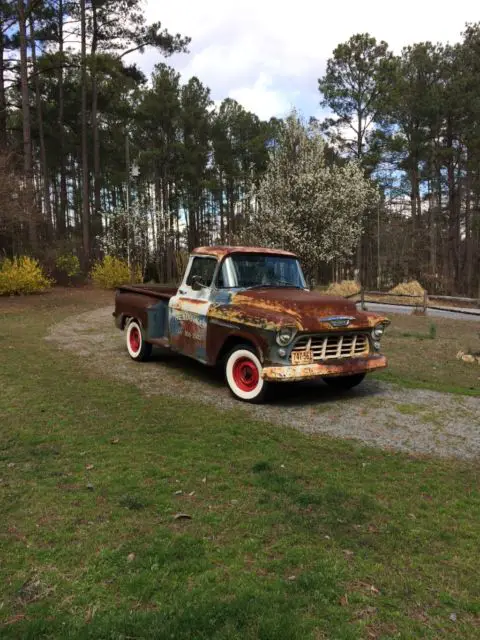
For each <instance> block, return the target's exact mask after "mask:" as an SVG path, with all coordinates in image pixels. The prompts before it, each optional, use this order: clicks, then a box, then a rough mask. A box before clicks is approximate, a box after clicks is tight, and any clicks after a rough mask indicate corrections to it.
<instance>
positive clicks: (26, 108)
mask: <svg viewBox="0 0 480 640" xmlns="http://www.w3.org/2000/svg"><path fill="white" fill-rule="evenodd" d="M29 9H30V1H29V0H27V4H26V5H25V2H24V0H18V3H17V12H18V35H19V42H20V84H21V95H22V121H23V170H24V176H25V185H26V191H27V194H28V196H29V197H28V200H29V201H31V203H32V206H31V210H30V211H27V212H26V215H27V218H28V239H29V243H30V248H31V250H32V252H33V253H34V254H35V253H37V251H38V237H37V224H36V222H37V221H36V216H35V208H34V207H33V159H32V131H31V124H30V91H29V88H28V58H27V12H28V11H29Z"/></svg>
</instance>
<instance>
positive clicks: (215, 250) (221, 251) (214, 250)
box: [192, 245, 296, 258]
mask: <svg viewBox="0 0 480 640" xmlns="http://www.w3.org/2000/svg"><path fill="white" fill-rule="evenodd" d="M231 253H263V254H266V255H274V256H289V257H293V258H294V257H296V256H295V254H294V253H291V252H290V251H284V250H283V249H266V248H265V247H234V246H221V245H217V246H213V247H197V248H196V249H194V250H193V251H192V254H193V255H203V256H215V257H216V258H224V257H225V256H228V255H230V254H231Z"/></svg>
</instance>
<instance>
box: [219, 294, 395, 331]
mask: <svg viewBox="0 0 480 640" xmlns="http://www.w3.org/2000/svg"><path fill="white" fill-rule="evenodd" d="M232 304H233V305H234V307H235V306H243V307H245V308H248V309H249V310H250V312H249V315H252V314H253V313H255V310H256V313H258V312H260V314H261V315H262V316H263V315H265V314H266V313H267V312H270V313H273V314H277V315H278V314H281V315H282V316H283V318H282V319H280V321H281V322H283V323H285V320H287V323H289V324H290V325H295V326H296V327H297V329H298V331H308V332H329V333H334V332H338V331H344V330H345V327H332V325H331V324H330V323H329V322H326V321H325V318H328V317H330V316H339V315H340V316H352V317H353V318H354V319H353V320H352V321H351V322H350V324H349V325H348V329H371V328H372V327H374V326H375V325H376V324H377V323H378V322H381V321H385V322H387V323H388V322H389V321H388V319H387V318H386V317H385V316H380V315H378V314H376V313H367V312H364V311H359V310H358V309H357V307H356V305H355V303H354V302H352V301H350V300H346V299H345V298H337V297H333V296H322V295H320V294H317V293H315V292H312V291H303V290H301V289H293V288H292V289H289V288H286V287H285V288H282V287H279V288H278V289H270V288H264V289H260V288H258V289H252V290H248V289H247V290H245V291H242V292H240V293H238V294H236V295H235V296H233V298H232ZM322 320H323V321H322ZM288 321H289V322H288Z"/></svg>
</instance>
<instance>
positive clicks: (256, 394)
mask: <svg viewBox="0 0 480 640" xmlns="http://www.w3.org/2000/svg"><path fill="white" fill-rule="evenodd" d="M225 377H226V380H227V384H228V386H229V389H230V391H231V392H232V394H233V395H234V396H235V397H236V398H238V399H239V400H243V401H244V402H257V403H258V402H261V401H262V400H263V399H264V397H265V393H266V390H267V383H266V382H265V380H264V379H263V378H262V363H261V362H260V360H259V359H258V357H257V355H256V353H255V351H254V350H253V349H252V348H251V347H249V346H247V345H239V346H237V347H235V348H234V349H233V350H232V351H231V352H230V353H229V355H228V356H227V358H226V361H225Z"/></svg>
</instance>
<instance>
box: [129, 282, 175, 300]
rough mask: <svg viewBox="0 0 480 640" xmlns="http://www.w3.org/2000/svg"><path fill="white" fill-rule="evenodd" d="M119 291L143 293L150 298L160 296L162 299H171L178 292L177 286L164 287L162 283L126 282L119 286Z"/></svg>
mask: <svg viewBox="0 0 480 640" xmlns="http://www.w3.org/2000/svg"><path fill="white" fill-rule="evenodd" d="M117 289H118V291H120V292H122V291H125V292H127V291H128V292H130V293H143V294H144V295H147V296H149V297H150V298H159V299H160V300H170V298H172V297H173V296H174V295H175V294H176V293H177V289H176V288H175V287H164V286H163V285H161V284H131V285H130V284H126V285H122V286H120V287H117Z"/></svg>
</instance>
